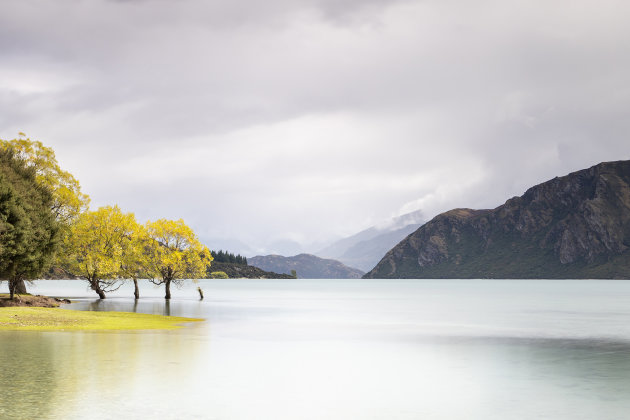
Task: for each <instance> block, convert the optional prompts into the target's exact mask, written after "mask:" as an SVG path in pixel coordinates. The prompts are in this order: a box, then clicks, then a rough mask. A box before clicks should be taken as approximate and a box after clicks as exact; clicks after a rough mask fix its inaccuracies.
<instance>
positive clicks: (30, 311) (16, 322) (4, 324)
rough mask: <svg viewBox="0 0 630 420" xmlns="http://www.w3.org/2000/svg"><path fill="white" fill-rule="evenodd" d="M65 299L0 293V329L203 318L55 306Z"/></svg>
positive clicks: (165, 324)
mask: <svg viewBox="0 0 630 420" xmlns="http://www.w3.org/2000/svg"><path fill="white" fill-rule="evenodd" d="M62 303H70V301H69V300H67V299H57V298H51V297H47V296H39V295H36V296H33V295H19V297H18V296H17V295H16V296H15V298H14V300H13V301H11V300H9V298H8V294H4V293H3V294H0V331H123V330H172V329H179V328H182V327H183V326H184V325H183V324H185V323H189V322H201V321H205V319H202V318H185V317H175V316H166V315H154V314H140V313H135V312H115V311H104V312H96V311H77V310H74V309H63V310H61V308H59V305H61V304H62Z"/></svg>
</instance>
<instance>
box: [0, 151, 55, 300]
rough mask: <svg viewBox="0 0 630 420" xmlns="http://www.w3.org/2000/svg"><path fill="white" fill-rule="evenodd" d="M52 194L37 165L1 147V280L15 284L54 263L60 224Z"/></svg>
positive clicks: (35, 275) (11, 286)
mask: <svg viewBox="0 0 630 420" xmlns="http://www.w3.org/2000/svg"><path fill="white" fill-rule="evenodd" d="M52 200H53V197H52V193H51V191H50V190H49V189H48V188H47V187H46V186H45V185H43V184H41V183H39V182H37V180H36V178H35V170H34V168H32V167H31V168H29V167H27V166H26V163H25V162H24V161H23V160H21V159H18V158H17V157H16V156H15V154H14V152H13V151H11V150H0V279H3V280H7V281H8V282H9V292H10V294H11V299H13V296H14V293H15V291H16V286H17V285H18V284H20V283H21V282H22V281H23V280H30V279H34V278H37V277H38V276H39V275H40V274H41V273H42V272H43V271H44V270H46V268H48V266H49V264H50V263H51V261H52V259H53V257H54V254H55V251H56V248H57V245H58V233H59V225H58V223H57V221H56V220H55V215H54V213H53V212H52V211H51V204H52Z"/></svg>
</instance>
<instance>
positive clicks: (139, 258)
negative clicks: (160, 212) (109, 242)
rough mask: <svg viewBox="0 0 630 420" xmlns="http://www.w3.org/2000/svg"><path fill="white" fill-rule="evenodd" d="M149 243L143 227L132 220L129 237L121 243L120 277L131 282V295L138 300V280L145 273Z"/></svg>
mask: <svg viewBox="0 0 630 420" xmlns="http://www.w3.org/2000/svg"><path fill="white" fill-rule="evenodd" d="M132 216H133V215H132ZM149 241H150V240H149V238H148V236H147V232H146V229H145V227H144V226H143V225H141V224H139V223H137V222H136V220H135V218H133V221H132V223H131V228H130V231H129V235H128V236H127V237H125V238H124V242H123V247H122V255H121V264H120V276H121V277H123V278H126V279H131V280H133V286H134V292H133V295H134V297H135V298H136V299H140V289H139V288H138V278H140V277H141V276H143V275H145V274H146V272H147V265H148V260H147V255H148V250H149V249H150V246H149Z"/></svg>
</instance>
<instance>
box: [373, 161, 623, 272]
mask: <svg viewBox="0 0 630 420" xmlns="http://www.w3.org/2000/svg"><path fill="white" fill-rule="evenodd" d="M629 250H630V161H615V162H603V163H600V164H598V165H595V166H592V167H591V168H588V169H583V170H580V171H576V172H573V173H570V174H568V175H566V176H563V177H555V178H553V179H551V180H549V181H546V182H543V183H541V184H538V185H536V186H533V187H531V188H529V189H528V190H527V191H526V192H525V193H524V194H523V195H522V196H520V197H513V198H511V199H509V200H507V201H506V202H505V203H504V204H503V205H501V206H499V207H497V208H495V209H486V210H473V209H453V210H450V211H448V212H445V213H442V214H440V215H438V216H436V217H435V218H433V219H432V220H431V221H429V222H428V223H426V224H425V225H423V226H422V227H420V228H419V229H418V230H416V231H415V232H414V233H412V234H411V235H409V236H408V237H407V238H405V239H404V240H402V241H401V242H400V243H399V244H398V245H396V246H395V247H394V248H392V249H391V250H390V251H389V252H388V253H387V254H386V255H385V256H384V257H383V258H382V259H381V261H380V262H379V263H378V264H377V265H376V267H374V269H373V270H371V271H370V272H368V273H367V274H366V275H365V276H364V277H365V278H630V252H629Z"/></svg>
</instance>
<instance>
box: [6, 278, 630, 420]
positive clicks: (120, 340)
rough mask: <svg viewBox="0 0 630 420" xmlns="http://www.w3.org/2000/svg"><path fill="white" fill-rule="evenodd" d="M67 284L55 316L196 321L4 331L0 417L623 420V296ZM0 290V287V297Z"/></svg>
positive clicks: (583, 287)
mask: <svg viewBox="0 0 630 420" xmlns="http://www.w3.org/2000/svg"><path fill="white" fill-rule="evenodd" d="M199 285H200V286H201V287H202V288H203V290H204V292H205V296H206V298H205V300H203V301H200V300H199V299H198V294H197V291H196V287H197V285H193V284H192V282H189V283H187V284H186V285H185V286H184V287H183V288H182V289H175V290H173V299H172V301H171V302H170V304H168V305H166V304H165V302H164V300H163V299H162V296H163V291H162V289H158V288H155V287H154V286H152V285H150V284H148V283H142V284H141V293H142V298H141V299H140V301H138V302H137V303H136V302H134V300H133V299H132V288H131V286H130V285H126V286H125V287H123V288H122V289H121V290H119V291H118V292H116V293H113V294H111V295H110V296H109V297H108V299H106V300H105V301H98V300H97V299H94V297H93V296H92V294H93V292H89V291H87V290H86V286H85V283H84V282H81V281H40V282H37V284H36V285H35V287H31V289H30V291H31V292H32V293H37V294H46V295H52V296H63V297H70V298H72V299H73V300H75V303H73V304H71V305H67V306H65V307H67V308H70V309H85V310H120V311H137V312H145V313H158V314H171V315H179V316H192V317H202V318H206V319H207V321H206V322H203V323H196V324H192V325H191V326H189V327H186V328H184V329H181V330H178V331H159V332H108V333H98V332H89V333H86V332H41V333H37V332H5V333H2V334H0V352H1V353H0V354H2V357H3V362H4V363H3V366H4V367H3V369H2V381H0V418H14V419H20V418H24V419H32V418H42V419H85V418H90V419H120V420H122V419H136V418H160V419H186V418H198V419H274V420H276V419H278V420H281V419H344V420H346V419H532V418H539V419H594V418H597V419H621V418H627V416H628V414H627V413H628V412H630V393H629V391H628V390H629V389H630V282H626V281H520V280H519V281H513V280H510V281H507V280H494V281H490V280H446V281H445V280H439V281H426V280H396V281H391V280H389V281H387V280H201V281H200V283H199ZM4 287H6V285H5V286H4Z"/></svg>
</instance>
